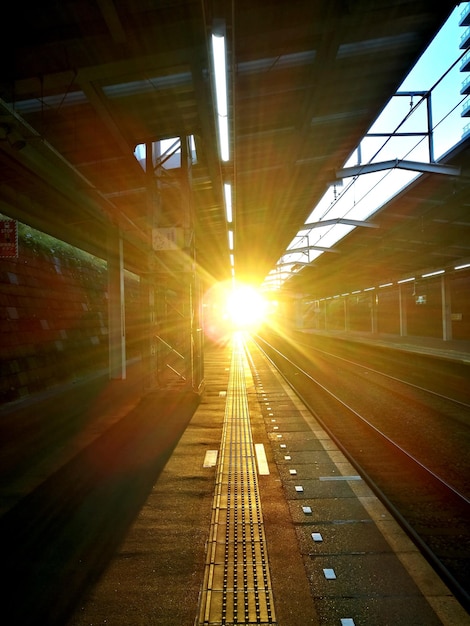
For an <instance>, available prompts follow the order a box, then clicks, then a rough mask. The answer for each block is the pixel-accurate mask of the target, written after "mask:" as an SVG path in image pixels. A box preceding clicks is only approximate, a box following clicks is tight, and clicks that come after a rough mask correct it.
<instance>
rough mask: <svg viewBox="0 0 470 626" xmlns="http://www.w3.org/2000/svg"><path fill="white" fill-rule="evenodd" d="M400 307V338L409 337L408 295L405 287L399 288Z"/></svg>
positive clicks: (400, 286)
mask: <svg viewBox="0 0 470 626" xmlns="http://www.w3.org/2000/svg"><path fill="white" fill-rule="evenodd" d="M398 306H399V314H400V337H406V336H407V335H408V318H407V314H406V293H405V289H404V288H403V285H399V286H398Z"/></svg>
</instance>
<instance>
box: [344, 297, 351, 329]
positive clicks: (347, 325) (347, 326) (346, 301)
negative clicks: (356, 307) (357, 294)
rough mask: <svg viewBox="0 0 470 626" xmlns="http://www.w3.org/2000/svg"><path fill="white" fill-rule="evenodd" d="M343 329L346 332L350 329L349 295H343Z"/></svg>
mask: <svg viewBox="0 0 470 626" xmlns="http://www.w3.org/2000/svg"><path fill="white" fill-rule="evenodd" d="M343 303H344V330H345V331H346V332H347V333H348V332H349V331H350V330H351V322H350V318H349V296H345V297H344V301H343Z"/></svg>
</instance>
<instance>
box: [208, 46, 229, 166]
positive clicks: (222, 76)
mask: <svg viewBox="0 0 470 626" xmlns="http://www.w3.org/2000/svg"><path fill="white" fill-rule="evenodd" d="M212 57H213V62H214V73H215V97H216V101H217V102H216V104H217V117H218V127H219V144H220V158H221V159H222V161H228V160H229V158H230V154H229V142H228V117H227V116H228V106H227V69H226V57H225V37H224V36H222V35H212Z"/></svg>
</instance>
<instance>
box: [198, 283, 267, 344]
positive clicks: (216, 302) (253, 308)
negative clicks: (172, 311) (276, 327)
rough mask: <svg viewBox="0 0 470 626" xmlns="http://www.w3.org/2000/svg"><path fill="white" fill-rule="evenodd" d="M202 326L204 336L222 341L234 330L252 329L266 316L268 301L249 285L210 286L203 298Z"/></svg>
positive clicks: (219, 284) (218, 284)
mask: <svg viewBox="0 0 470 626" xmlns="http://www.w3.org/2000/svg"><path fill="white" fill-rule="evenodd" d="M204 311H205V312H204V328H205V333H206V336H208V337H210V338H211V339H213V340H216V341H225V340H227V339H228V337H229V336H231V334H232V333H233V332H234V331H248V332H254V331H256V330H257V329H258V328H259V327H260V326H261V325H262V324H263V323H264V322H265V321H266V318H267V317H268V316H269V313H270V307H269V302H268V301H267V300H266V299H265V298H264V297H263V295H262V294H261V293H260V292H259V291H258V290H257V289H256V288H254V287H253V286H250V285H243V284H232V282H225V283H217V284H215V285H213V286H212V287H211V288H210V289H209V290H208V291H207V292H206V294H205V297H204Z"/></svg>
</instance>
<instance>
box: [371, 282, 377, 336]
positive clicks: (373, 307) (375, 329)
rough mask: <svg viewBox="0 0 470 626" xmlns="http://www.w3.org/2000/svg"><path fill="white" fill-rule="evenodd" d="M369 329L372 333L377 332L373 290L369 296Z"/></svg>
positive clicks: (375, 297) (375, 304) (375, 300)
mask: <svg viewBox="0 0 470 626" xmlns="http://www.w3.org/2000/svg"><path fill="white" fill-rule="evenodd" d="M370 327H371V328H370V330H371V332H372V334H376V333H377V294H376V293H375V291H373V292H372V293H371V296H370Z"/></svg>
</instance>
